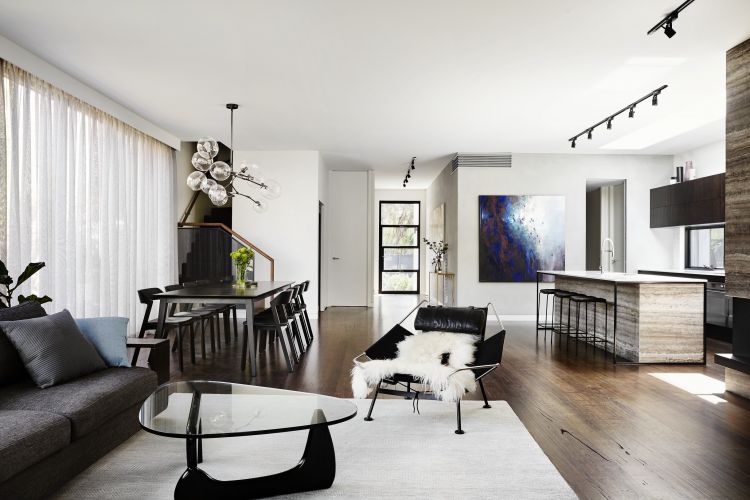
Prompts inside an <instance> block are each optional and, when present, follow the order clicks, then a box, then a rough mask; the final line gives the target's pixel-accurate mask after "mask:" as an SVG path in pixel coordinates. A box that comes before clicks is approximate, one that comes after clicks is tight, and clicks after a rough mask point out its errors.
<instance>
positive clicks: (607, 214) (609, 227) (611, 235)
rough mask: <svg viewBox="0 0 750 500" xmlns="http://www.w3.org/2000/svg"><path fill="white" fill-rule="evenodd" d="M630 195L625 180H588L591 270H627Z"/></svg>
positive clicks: (587, 216)
mask: <svg viewBox="0 0 750 500" xmlns="http://www.w3.org/2000/svg"><path fill="white" fill-rule="evenodd" d="M626 194H627V183H626V181H625V180H624V179H587V180H586V270H587V271H598V270H600V269H602V270H603V271H605V272H616V273H624V272H625V270H626V269H627V255H626V250H625V249H626V248H627V245H626V242H627V233H626V231H625V227H626V202H625V200H626ZM607 240H609V241H607Z"/></svg>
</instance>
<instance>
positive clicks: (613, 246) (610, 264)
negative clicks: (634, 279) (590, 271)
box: [599, 238, 615, 274]
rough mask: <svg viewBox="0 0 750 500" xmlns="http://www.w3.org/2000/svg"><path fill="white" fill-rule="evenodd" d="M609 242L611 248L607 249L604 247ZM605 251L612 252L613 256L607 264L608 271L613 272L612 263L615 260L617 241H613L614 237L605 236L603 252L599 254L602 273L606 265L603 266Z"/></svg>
mask: <svg viewBox="0 0 750 500" xmlns="http://www.w3.org/2000/svg"><path fill="white" fill-rule="evenodd" d="M607 242H609V249H608V250H605V249H604V247H605V245H606V243H607ZM605 253H610V254H612V256H611V257H610V258H609V263H608V264H607V272H608V273H609V272H612V264H613V263H614V262H615V242H614V241H612V238H604V239H603V240H602V246H601V253H600V255H599V272H600V273H601V274H604V266H603V259H602V257H603V255H604V254H605Z"/></svg>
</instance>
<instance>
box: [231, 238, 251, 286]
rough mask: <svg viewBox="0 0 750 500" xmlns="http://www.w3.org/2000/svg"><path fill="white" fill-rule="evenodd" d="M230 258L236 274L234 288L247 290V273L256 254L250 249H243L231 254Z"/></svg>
mask: <svg viewBox="0 0 750 500" xmlns="http://www.w3.org/2000/svg"><path fill="white" fill-rule="evenodd" d="M229 256H230V257H231V258H232V263H233V264H234V270H235V272H236V278H235V281H234V286H236V287H237V288H245V286H246V284H247V282H246V281H245V274H246V273H247V268H248V266H249V265H250V263H251V262H252V260H253V258H254V257H255V252H253V251H252V250H250V249H249V248H245V247H242V248H239V249H237V250H235V251H234V252H232V253H230V254H229Z"/></svg>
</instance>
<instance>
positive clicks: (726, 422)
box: [141, 296, 750, 499]
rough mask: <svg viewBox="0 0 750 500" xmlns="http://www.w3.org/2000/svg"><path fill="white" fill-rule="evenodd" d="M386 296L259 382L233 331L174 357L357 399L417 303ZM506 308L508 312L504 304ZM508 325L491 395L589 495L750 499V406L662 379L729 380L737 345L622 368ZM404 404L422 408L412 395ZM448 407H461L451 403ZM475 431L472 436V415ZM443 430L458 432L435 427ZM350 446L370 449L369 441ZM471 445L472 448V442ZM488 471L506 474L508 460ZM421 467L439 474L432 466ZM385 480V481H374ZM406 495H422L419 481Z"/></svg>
mask: <svg viewBox="0 0 750 500" xmlns="http://www.w3.org/2000/svg"><path fill="white" fill-rule="evenodd" d="M386 299H387V300H385V299H382V298H378V300H383V305H382V306H380V307H376V308H354V307H339V308H329V309H328V311H326V312H324V313H321V318H320V320H318V321H316V320H313V328H314V329H315V332H316V337H315V340H314V342H313V344H312V347H311V349H310V351H308V353H307V354H305V356H304V357H303V359H302V362H301V363H300V365H299V366H298V368H297V369H296V370H295V372H294V373H287V372H286V369H285V366H284V360H283V356H282V355H281V352H280V349H278V348H276V349H271V350H270V351H268V352H264V353H261V356H260V358H259V359H260V362H259V366H258V369H259V371H258V377H257V378H255V379H251V378H250V377H249V374H248V370H245V371H240V369H239V365H240V349H239V345H240V343H239V342H237V341H234V340H233V341H232V342H231V343H230V344H229V345H228V346H225V345H224V342H223V336H222V346H221V349H220V350H219V351H217V352H216V354H211V353H208V355H207V359H205V360H201V359H200V357H199V359H198V361H197V364H196V365H194V366H193V365H191V364H190V362H189V361H188V362H187V363H186V364H185V367H186V369H185V372H184V373H182V374H180V373H179V372H178V371H177V370H176V367H177V364H176V360H177V353H171V356H172V380H196V379H210V380H225V381H228V382H237V383H251V384H258V385H263V386H270V387H279V388H287V389H293V390H295V389H296V390H301V391H309V392H316V393H320V394H327V395H331V396H339V397H347V398H348V397H351V383H350V371H351V367H352V361H351V360H352V358H353V357H354V356H356V355H357V354H359V353H361V352H362V351H363V350H364V349H365V348H367V347H368V346H369V345H371V344H372V343H373V342H374V341H375V339H377V338H379V337H380V336H381V335H382V334H383V333H384V332H386V331H387V330H388V329H390V328H391V327H392V326H393V325H394V324H395V323H396V322H398V321H400V320H401V318H402V317H403V316H405V315H406V313H408V312H409V309H410V308H411V307H412V306H413V305H415V304H416V299H415V298H413V297H404V296H400V297H392V296H391V297H387V298H386ZM408 301H410V302H408ZM498 307H499V309H500V313H501V314H502V312H503V309H502V304H498ZM412 321H413V320H412ZM493 326H494V325H493ZM505 326H506V329H507V331H508V335H507V337H506V340H505V353H504V355H503V362H502V365H501V367H500V369H498V370H497V371H496V372H493V373H492V374H490V375H489V376H488V377H487V378H486V379H485V386H486V388H487V391H488V395H489V397H490V399H496V400H506V401H508V403H509V404H510V406H511V407H512V408H513V411H514V412H515V413H516V414H517V415H518V417H519V418H520V419H521V421H522V422H523V424H524V425H525V426H526V428H527V429H528V430H529V432H530V433H531V435H532V436H533V437H534V439H535V440H536V441H537V442H538V443H539V445H540V446H541V447H542V449H543V450H544V452H545V453H546V454H547V456H548V457H549V459H550V460H551V461H552V463H553V464H554V465H555V467H556V468H557V469H558V470H559V471H560V473H561V474H562V475H563V477H564V478H565V479H566V481H568V483H569V484H570V485H571V487H572V488H573V489H574V490H575V491H576V493H577V494H578V495H580V496H581V497H582V498H587V499H588V498H592V499H599V498H602V499H603V498H613V499H614V498H680V499H688V498H727V499H734V498H737V499H739V498H747V493H748V491H750V475H749V474H748V473H747V471H748V470H750V402H748V401H747V400H745V399H742V398H740V397H737V396H735V395H733V394H729V393H726V394H719V395H718V396H719V397H721V398H722V399H724V400H725V401H726V402H720V403H718V404H713V403H712V402H709V401H706V400H705V399H703V398H702V397H700V396H699V395H696V394H692V393H690V392H689V391H687V390H684V389H680V388H678V387H675V386H674V385H671V384H669V383H667V382H664V381H662V380H659V379H658V378H656V377H655V376H654V375H655V374H670V375H672V376H675V377H679V376H681V375H684V376H688V377H691V376H692V377H695V376H707V377H711V378H714V379H718V380H723V379H724V369H723V367H721V366H718V365H716V364H714V363H713V352H716V351H717V350H718V351H719V352H726V351H728V349H729V346H728V345H727V344H719V343H715V342H714V341H709V349H710V350H711V352H712V355H711V356H710V357H709V362H708V364H707V365H706V366H702V365H701V366H674V365H672V366H642V367H634V366H622V365H618V366H615V365H613V364H612V358H611V355H608V356H607V357H606V358H605V357H604V353H603V352H602V350H601V349H593V348H592V347H591V346H588V345H586V344H583V343H579V342H575V341H573V340H571V341H570V342H566V339H565V338H564V337H563V338H561V337H559V336H557V335H551V334H550V333H549V332H547V336H546V339H545V336H544V333H543V332H540V334H539V337H538V338H537V336H536V334H535V332H534V326H533V323H532V322H524V323H520V322H507V323H506V325H505ZM145 358H146V356H141V359H142V360H143V361H144V362H145ZM469 397H470V398H471V399H478V398H481V394H478V393H474V394H471V395H470V396H469ZM403 404H405V405H409V406H411V402H410V401H404V402H403ZM445 411H446V412H452V411H454V410H453V408H452V407H451V406H450V405H447V406H446V408H445ZM376 412H377V409H376ZM362 417H363V415H358V416H357V417H355V418H362ZM376 417H377V415H376ZM413 418H414V425H426V424H425V422H426V421H427V420H425V419H426V418H428V417H424V416H421V417H420V416H419V415H417V414H415V415H414V416H413ZM374 424H377V420H376V421H375V422H374ZM464 428H465V429H466V432H467V436H469V434H470V433H471V432H472V426H471V421H470V420H469V419H465V421H464ZM443 431H444V432H449V433H452V432H453V429H452V428H451V429H442V430H441V429H436V430H435V432H443ZM383 432H384V433H387V432H388V429H383ZM457 439H461V437H460V436H457ZM344 445H346V446H359V447H361V448H362V452H363V453H366V452H367V443H348V444H344ZM342 446H343V445H342ZM457 446H459V444H457ZM462 452H466V453H470V451H469V450H468V448H467V450H463V451H462ZM394 453H398V449H394ZM251 455H252V453H251ZM257 458H258V457H255V458H248V460H252V459H257ZM460 459H461V456H460V453H459V454H458V455H457V456H456V460H460ZM512 459H513V457H508V460H512ZM428 462H429V460H427V461H426V462H425V463H426V464H428ZM487 467H488V471H490V470H492V471H499V472H497V473H502V471H503V468H502V467H503V465H502V464H487ZM419 473H420V474H429V464H428V465H427V467H426V468H425V469H424V470H423V471H420V472H419ZM487 477H488V480H491V475H488V476H487ZM377 480H378V478H373V484H376V483H377ZM404 492H405V494H406V493H409V492H410V490H409V482H408V481H404ZM412 493H413V492H412Z"/></svg>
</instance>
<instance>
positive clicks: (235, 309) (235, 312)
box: [232, 306, 239, 339]
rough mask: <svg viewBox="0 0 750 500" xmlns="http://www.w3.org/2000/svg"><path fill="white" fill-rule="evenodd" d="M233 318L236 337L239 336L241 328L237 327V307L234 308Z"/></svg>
mask: <svg viewBox="0 0 750 500" xmlns="http://www.w3.org/2000/svg"><path fill="white" fill-rule="evenodd" d="M232 318H233V319H234V338H235V339H236V338H237V335H238V334H239V330H238V329H237V307H236V306H235V307H233V308H232Z"/></svg>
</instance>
